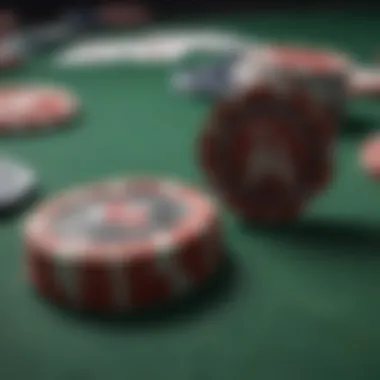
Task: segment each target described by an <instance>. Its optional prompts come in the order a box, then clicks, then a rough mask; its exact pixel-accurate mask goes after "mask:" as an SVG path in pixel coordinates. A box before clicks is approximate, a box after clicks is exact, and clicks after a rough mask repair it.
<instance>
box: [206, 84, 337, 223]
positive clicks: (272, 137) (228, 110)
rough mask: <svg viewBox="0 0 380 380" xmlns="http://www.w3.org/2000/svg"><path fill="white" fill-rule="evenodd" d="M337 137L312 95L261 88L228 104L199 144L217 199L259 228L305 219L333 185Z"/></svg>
mask: <svg viewBox="0 0 380 380" xmlns="http://www.w3.org/2000/svg"><path fill="white" fill-rule="evenodd" d="M330 129H331V126H330V119H329V118H327V117H326V114H325V111H324V110H323V109H322V108H320V107H319V106H318V105H316V103H315V102H313V101H311V100H310V99H309V97H308V96H307V94H306V93H304V92H299V91H295V90H292V91H287V92H286V93H281V91H279V90H278V89H276V88H273V87H270V86H261V87H254V88H253V89H252V90H251V92H249V93H247V94H246V95H245V96H244V97H242V98H238V99H235V100H228V101H224V102H221V103H220V104H219V105H218V106H217V107H216V109H215V110H214V111H213V113H212V115H211V118H210V120H209V122H208V123H207V125H206V127H205V128H204V130H203V132H202V134H201V136H200V143H199V156H200V164H201V167H202V168H203V170H204V173H205V176H206V178H207V180H208V181H209V183H210V184H211V186H212V187H213V189H214V190H215V192H216V193H217V194H218V195H219V196H220V197H221V199H222V200H223V201H224V202H225V203H226V204H227V205H228V206H229V207H230V208H231V209H232V210H234V211H235V212H236V213H237V214H238V215H240V216H242V217H243V218H245V219H248V220H253V221H259V222H280V221H289V220H294V219H296V218H298V217H299V216H300V215H301V214H302V212H303V210H304V209H305V207H306V205H307V203H308V201H309V200H310V199H311V198H312V197H313V196H315V195H316V193H317V192H318V191H320V190H321V189H323V188H324V187H325V186H327V183H329V182H330V181H331V175H332V168H331V167H330V166H331V165H332V162H331V157H330V155H331V151H330V146H326V140H325V139H326V136H325V135H324V134H323V131H325V134H326V131H329V130H330Z"/></svg>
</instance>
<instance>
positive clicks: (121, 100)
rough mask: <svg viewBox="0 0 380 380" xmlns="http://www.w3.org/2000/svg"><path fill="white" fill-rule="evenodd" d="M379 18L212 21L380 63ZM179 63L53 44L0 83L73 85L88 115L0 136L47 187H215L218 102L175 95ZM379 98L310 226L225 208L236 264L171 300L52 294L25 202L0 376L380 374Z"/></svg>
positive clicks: (311, 214)
mask: <svg viewBox="0 0 380 380" xmlns="http://www.w3.org/2000/svg"><path fill="white" fill-rule="evenodd" d="M379 21H380V17H378V16H377V15H376V14H375V15H368V14H354V13H352V14H349V13H338V12H330V13H326V12H324V13H323V12H321V13H314V14H312V13H300V14H297V15H293V16H292V15H289V14H287V15H281V14H266V15H265V14H264V15H253V16H248V15H245V16H241V17H232V16H230V17H225V18H220V19H213V20H211V21H209V24H208V25H217V26H225V27H227V28H230V29H231V28H232V29H234V30H238V31H241V32H243V33H248V34H250V35H252V36H255V35H260V36H262V37H264V38H269V39H272V40H282V41H290V40H296V41H298V42H312V43H318V44H322V45H327V46H330V47H337V48H340V49H342V50H346V51H347V52H349V53H350V54H352V55H353V56H354V57H356V58H357V59H363V60H368V59H370V58H371V57H373V55H374V52H375V48H376V47H377V45H376V44H377V43H378V31H377V29H376V26H377V25H378V23H379ZM204 22H205V21H204V20H203V21H202V22H201V21H199V22H197V23H196V24H195V25H200V24H202V23H204ZM179 24H181V23H179ZM182 25H185V24H182ZM188 25H189V22H187V23H186V26H188ZM203 25H204V24H203ZM376 33H377V34H376ZM169 71H170V69H169V68H168V67H167V66H165V67H164V66H154V67H136V66H131V65H129V66H128V65H114V66H112V67H102V68H94V67H93V68H91V69H87V70H84V69H72V70H63V69H60V68H58V67H56V66H55V65H54V64H52V60H51V56H50V55H48V54H47V55H43V56H40V57H36V58H35V59H33V60H32V61H31V62H30V63H29V64H28V65H27V66H26V67H25V68H24V69H22V70H20V71H18V72H15V73H13V74H10V75H8V76H6V77H5V78H3V79H2V81H7V80H9V79H20V80H24V79H27V80H31V79H33V80H38V81H50V80H54V81H56V82H58V83H64V84H66V85H68V86H70V87H71V88H73V89H74V90H75V91H76V92H77V93H78V95H79V96H80V97H81V98H82V99H83V104H84V112H83V117H82V118H81V119H80V120H78V121H77V122H76V125H75V128H72V129H70V130H67V131H65V132H57V133H52V134H50V135H48V136H44V137H35V138H17V139H3V140H1V141H0V148H1V150H5V151H7V152H9V153H12V154H14V155H17V156H19V157H21V158H23V159H25V160H26V161H28V162H29V163H30V164H31V165H33V166H34V167H35V168H36V170H37V172H38V175H39V176H40V178H41V181H42V185H43V188H44V193H45V196H51V195H53V194H54V193H55V192H57V191H59V190H62V189H65V188H67V187H70V186H72V185H74V184H78V183H82V182H87V181H92V180H95V179H98V178H103V177H109V176H114V175H133V174H140V173H151V174H157V175H164V176H170V177H174V178H178V179H180V180H185V181H187V182H190V183H193V184H195V185H197V186H200V187H204V185H205V184H204V180H203V178H202V174H201V172H200V170H199V168H198V167H197V165H196V159H195V154H194V150H195V147H194V142H195V138H196V136H197V134H198V132H199V130H200V127H201V125H202V122H203V120H204V119H205V116H206V115H207V112H208V107H209V105H208V104H205V103H202V102H197V101H190V100H187V99H184V98H180V97H176V96H175V95H174V94H173V93H172V92H171V91H170V90H169V88H168V85H167V78H168V73H169ZM379 109H380V108H379V105H378V104H376V102H364V101H360V102H351V104H350V105H349V110H348V111H349V112H348V117H347V120H346V121H345V122H344V124H343V125H342V132H341V136H340V140H339V146H338V150H337V176H336V180H335V181H334V184H333V186H332V187H331V189H329V190H328V191H327V192H326V193H325V194H323V196H322V197H320V198H319V199H317V200H315V201H314V202H313V203H312V204H311V205H310V208H309V210H308V212H307V214H306V215H305V217H304V218H303V220H301V221H300V222H298V223H297V224H295V225H293V226H289V227H284V228H277V229H259V228H250V227H248V226H246V225H244V224H243V223H241V222H239V221H238V220H236V219H235V218H234V217H233V215H231V214H230V213H228V211H227V210H223V217H224V223H225V230H226V239H227V241H228V244H229V247H230V250H229V251H230V252H229V260H228V261H229V262H228V267H227V268H226V270H225V273H224V274H223V276H221V277H220V278H219V281H216V282H215V283H213V284H211V285H210V286H208V287H207V288H206V289H205V290H204V292H201V293H200V294H199V295H198V296H196V297H193V298H192V299H191V300H188V301H187V302H183V303H182V305H178V306H176V307H173V308H172V309H170V310H168V311H167V312H165V313H160V314H155V315H151V316H149V315H146V316H144V317H141V318H129V319H122V320H117V321H115V320H109V319H108V320H105V319H99V318H97V319H94V318H90V317H80V316H76V315H73V314H70V313H66V312H64V311H62V310H58V309H56V308H54V307H51V306H49V305H48V304H46V303H44V302H41V301H40V300H39V299H37V298H36V297H35V296H34V295H33V294H32V293H31V292H30V290H29V287H28V284H27V283H26V281H25V278H24V271H23V248H22V239H21V229H20V227H21V223H22V220H23V219H22V215H21V216H18V217H16V218H13V219H12V220H7V221H4V222H2V223H1V226H0V244H1V252H0V378H1V379H9V380H10V379H12V380H19V379H20V380H21V379H23V380H25V379H27V380H37V379H38V380H76V379H99V380H104V379H130V380H147V379H150V380H151V379H155V380H193V379H194V380H195V379H199V380H200V379H207V380H214V379H215V380H216V379H218V380H253V379H257V380H288V379H289V380H314V379H318V380H322V379H323V380H329V379H345V380H351V379H352V380H357V379H365V380H370V379H378V378H379V375H380V360H379V351H380V191H379V188H378V186H377V185H376V184H374V183H372V182H371V181H370V180H368V179H367V178H366V176H365V175H364V173H363V172H362V170H361V168H360V166H359V164H358V161H357V150H358V147H359V144H360V141H361V140H362V139H363V138H364V137H365V136H366V135H367V134H369V133H371V132H372V131H374V130H376V128H377V127H378V118H379V117H380V113H379Z"/></svg>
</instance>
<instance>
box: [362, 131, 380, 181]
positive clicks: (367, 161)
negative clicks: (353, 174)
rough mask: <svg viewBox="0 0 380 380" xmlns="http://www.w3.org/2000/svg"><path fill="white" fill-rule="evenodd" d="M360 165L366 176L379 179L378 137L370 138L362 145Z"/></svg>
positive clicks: (379, 145)
mask: <svg viewBox="0 0 380 380" xmlns="http://www.w3.org/2000/svg"><path fill="white" fill-rule="evenodd" d="M360 163H361V165H362V167H363V169H364V171H365V172H366V174H368V176H370V177H371V178H373V179H376V180H378V179H380V135H375V136H371V137H370V138H369V139H367V140H366V141H365V142H364V143H363V145H362V146H361V148H360Z"/></svg>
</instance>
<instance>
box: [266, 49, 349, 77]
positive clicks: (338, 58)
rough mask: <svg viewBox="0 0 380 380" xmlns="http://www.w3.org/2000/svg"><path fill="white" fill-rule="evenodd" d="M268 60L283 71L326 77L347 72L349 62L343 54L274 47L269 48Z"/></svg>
mask: <svg viewBox="0 0 380 380" xmlns="http://www.w3.org/2000/svg"><path fill="white" fill-rule="evenodd" d="M266 54H267V59H268V60H269V61H271V62H272V64H273V65H274V66H276V67H278V68H281V69H282V70H297V71H300V72H309V73H314V74H315V75H325V74H328V75H330V74H332V73H342V72H345V71H346V70H347V68H348V66H349V61H348V59H346V57H344V56H343V55H342V54H339V53H335V52H331V51H323V50H318V49H311V48H301V47H295V46H272V47H270V48H268V51H267V53H266Z"/></svg>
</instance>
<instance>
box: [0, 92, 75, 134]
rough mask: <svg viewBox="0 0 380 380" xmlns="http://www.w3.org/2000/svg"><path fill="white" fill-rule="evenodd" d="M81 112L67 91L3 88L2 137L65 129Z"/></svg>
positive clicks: (0, 95)
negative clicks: (59, 128) (63, 127)
mask: <svg viewBox="0 0 380 380" xmlns="http://www.w3.org/2000/svg"><path fill="white" fill-rule="evenodd" d="M78 112H79V101H78V99H77V98H76V97H75V96H74V95H73V94H72V93H70V92H68V91H67V90H64V89H61V88H57V87H52V86H50V87H49V86H38V85H8V86H7V85H3V86H1V87H0V134H4V135H8V134H17V133H20V132H27V133H34V132H41V131H47V130H50V129H53V128H58V126H60V127H62V126H63V125H65V124H67V123H68V122H69V121H71V120H72V119H73V118H74V116H75V115H76V114H77V113H78Z"/></svg>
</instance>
